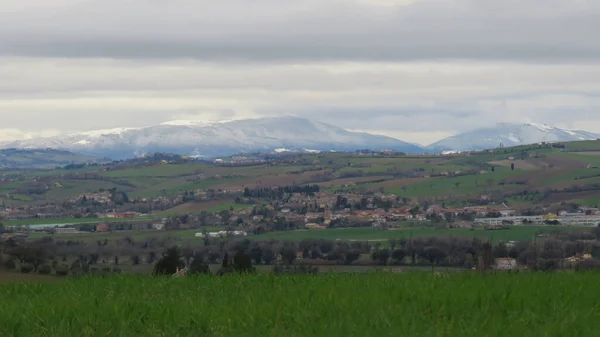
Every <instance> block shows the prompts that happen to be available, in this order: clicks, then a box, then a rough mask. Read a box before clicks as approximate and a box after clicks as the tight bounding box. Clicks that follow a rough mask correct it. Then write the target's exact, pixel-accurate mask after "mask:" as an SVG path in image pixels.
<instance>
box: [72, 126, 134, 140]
mask: <svg viewBox="0 0 600 337" xmlns="http://www.w3.org/2000/svg"><path fill="white" fill-rule="evenodd" d="M137 129H140V128H114V129H103V130H92V131H84V132H79V133H77V135H81V136H89V137H93V138H99V137H102V136H105V135H120V134H122V133H125V132H127V131H130V130H137Z"/></svg>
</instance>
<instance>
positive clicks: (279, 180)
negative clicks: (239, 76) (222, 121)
mask: <svg viewBox="0 0 600 337" xmlns="http://www.w3.org/2000/svg"><path fill="white" fill-rule="evenodd" d="M563 145H565V148H564V149H558V148H552V147H550V146H538V145H530V146H519V147H514V148H505V149H496V150H494V151H493V152H491V151H490V152H481V153H476V154H471V155H465V154H457V155H447V156H434V155H431V156H395V157H369V156H360V155H357V154H351V153H323V154H311V155H302V156H298V157H296V158H295V161H294V162H293V163H290V162H288V163H276V164H273V165H254V166H232V167H224V166H218V165H212V164H209V163H193V162H192V163H190V162H188V163H181V164H152V165H145V166H143V165H142V166H139V167H122V166H115V167H108V168H107V167H84V168H80V169H71V170H66V169H59V170H37V171H35V170H30V171H23V172H18V171H4V172H0V175H2V174H6V175H19V176H20V178H19V179H16V180H11V181H6V182H0V202H2V203H4V204H5V205H6V206H8V207H16V206H27V205H31V204H44V203H47V202H57V201H58V202H60V201H63V200H65V199H70V198H75V197H78V196H81V195H83V194H86V193H94V192H97V191H99V190H101V189H104V190H107V189H111V188H116V189H118V190H119V191H123V192H126V193H127V194H128V195H129V197H130V199H134V198H154V197H161V196H165V197H175V196H177V195H181V194H183V193H185V192H186V191H197V190H214V191H219V190H227V191H240V190H243V189H244V188H245V187H249V188H267V187H274V186H286V185H291V184H319V185H320V186H321V187H322V188H323V189H324V190H329V191H336V190H340V189H347V190H354V191H361V192H362V191H364V192H368V191H374V192H376V191H384V192H385V193H392V194H396V195H398V196H400V197H403V198H410V199H417V200H423V199H429V200H435V201H436V202H439V201H441V200H443V201H445V202H452V203H455V204H457V205H458V204H460V203H461V202H462V201H465V202H466V201H468V200H474V199H478V198H479V197H481V195H490V194H491V195H496V196H501V195H503V194H515V193H519V192H522V191H524V190H526V191H529V192H533V191H542V190H545V189H554V190H556V191H555V192H553V194H557V195H555V196H553V197H550V198H548V200H535V201H533V200H521V201H519V202H518V206H520V207H526V206H534V205H536V204H539V203H542V204H544V205H549V204H551V203H553V202H570V201H576V202H577V203H580V204H581V205H585V206H593V205H589V204H587V201H586V200H589V194H587V193H584V192H585V191H582V192H577V191H568V192H575V193H573V194H569V195H566V194H564V195H560V194H561V193H562V190H563V189H565V188H569V187H572V186H588V187H589V186H591V185H594V184H598V183H600V169H599V168H596V167H600V156H597V155H595V154H597V153H599V152H600V141H589V142H571V143H565V144H563ZM511 157H513V158H514V159H512V160H511V159H509V158H511ZM511 164H514V166H515V170H514V171H513V170H511V168H510V167H511ZM40 181H43V183H40ZM28 191H33V192H28ZM588 191H589V190H588ZM507 200H509V201H510V200H512V199H510V198H507ZM231 201H232V200H224V201H223V203H224V204H225V205H228V206H230V207H231ZM205 206H208V205H197V204H196V205H193V204H192V205H185V206H180V207H179V208H176V209H174V210H172V212H171V213H170V214H175V213H179V214H182V213H185V212H187V211H188V210H189V211H190V212H199V211H202V210H207V211H208V210H212V209H217V210H219V209H224V207H225V206H222V207H219V205H214V208H213V206H210V207H205ZM509 206H510V205H509Z"/></svg>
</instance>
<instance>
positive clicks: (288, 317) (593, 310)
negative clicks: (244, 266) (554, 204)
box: [0, 273, 600, 337]
mask: <svg viewBox="0 0 600 337" xmlns="http://www.w3.org/2000/svg"><path fill="white" fill-rule="evenodd" d="M597 280H598V275H597V274H586V273H581V274H571V273H554V274H542V273H521V274H508V273H505V274H489V275H481V274H479V273H458V274H448V275H437V276H436V275H433V274H423V273H408V274H383V273H373V274H365V275H357V274H328V275H325V276H317V277H315V276H287V277H281V278H277V277H275V276H273V275H264V274H262V275H260V274H259V275H253V276H245V277H244V276H237V275H231V276H226V277H200V278H183V279H174V278H150V277H115V278H107V279H101V278H90V279H80V280H67V281H64V282H58V283H48V284H35V283H26V284H12V285H3V286H0V298H2V304H3V305H2V306H0V335H2V336H107V335H108V336H461V337H462V336H478V337H479V336H597V332H598V331H599V329H600V321H599V320H598V319H597V317H598V315H599V314H600V293H598V292H597V291H594V289H595V288H596V286H597Z"/></svg>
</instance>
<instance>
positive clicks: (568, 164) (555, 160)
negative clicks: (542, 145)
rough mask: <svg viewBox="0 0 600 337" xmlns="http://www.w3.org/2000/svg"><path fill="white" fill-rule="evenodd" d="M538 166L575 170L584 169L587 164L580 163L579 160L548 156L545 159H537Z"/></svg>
mask: <svg viewBox="0 0 600 337" xmlns="http://www.w3.org/2000/svg"><path fill="white" fill-rule="evenodd" d="M537 162H539V164H538V166H540V165H541V166H547V167H549V168H554V169H557V168H558V169H570V170H573V169H576V168H584V167H585V166H586V165H587V163H584V162H582V161H581V160H577V159H572V158H567V157H563V156H557V155H555V156H549V157H546V158H541V159H538V160H537Z"/></svg>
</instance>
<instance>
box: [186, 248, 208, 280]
mask: <svg viewBox="0 0 600 337" xmlns="http://www.w3.org/2000/svg"><path fill="white" fill-rule="evenodd" d="M189 268H190V270H189V272H188V275H198V274H210V268H209V267H208V265H207V264H206V263H204V256H202V255H201V254H198V253H196V254H195V255H194V258H193V260H192V262H191V263H190V265H189Z"/></svg>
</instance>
